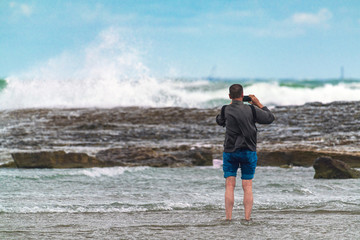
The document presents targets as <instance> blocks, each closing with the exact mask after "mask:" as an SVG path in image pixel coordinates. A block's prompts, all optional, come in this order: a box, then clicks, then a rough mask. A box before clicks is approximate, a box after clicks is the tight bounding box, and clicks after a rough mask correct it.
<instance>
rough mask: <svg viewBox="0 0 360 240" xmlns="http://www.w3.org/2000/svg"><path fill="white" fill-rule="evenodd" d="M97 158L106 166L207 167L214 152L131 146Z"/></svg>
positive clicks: (109, 150) (190, 148)
mask: <svg viewBox="0 0 360 240" xmlns="http://www.w3.org/2000/svg"><path fill="white" fill-rule="evenodd" d="M96 158H97V159H99V160H100V161H102V162H103V163H104V165H106V166H151V167H181V166H205V165H211V164H212V151H211V150H210V149H206V148H197V147H196V148H192V147H190V146H180V147H172V148H151V147H137V146H129V147H126V148H113V149H107V150H103V151H100V152H98V153H97V154H96Z"/></svg>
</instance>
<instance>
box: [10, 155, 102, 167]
mask: <svg viewBox="0 0 360 240" xmlns="http://www.w3.org/2000/svg"><path fill="white" fill-rule="evenodd" d="M11 155H12V157H13V159H14V162H15V164H16V166H17V167H18V168H89V167H102V166H103V163H102V162H100V161H98V160H97V159H96V158H94V157H90V156H88V155H87V154H85V153H65V152H64V151H55V152H24V153H13V154H11Z"/></svg>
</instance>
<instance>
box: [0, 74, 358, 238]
mask: <svg viewBox="0 0 360 240" xmlns="http://www.w3.org/2000/svg"><path fill="white" fill-rule="evenodd" d="M44 72H45V74H44ZM81 72H82V73H83V72H84V71H81ZM41 73H42V74H32V75H31V76H28V75H21V76H10V77H7V78H5V79H2V80H0V136H1V138H2V141H1V144H0V163H5V162H8V161H11V160H12V159H11V153H14V152H24V151H27V152H28V151H30V152H31V151H42V150H45V151H55V150H65V151H73V152H85V153H87V154H89V155H95V154H96V152H98V151H100V150H103V149H107V148H114V147H127V146H134V145H139V146H147V147H160V148H161V147H162V146H167V147H168V146H179V145H182V144H188V145H191V146H205V145H206V146H212V147H218V148H221V145H222V140H223V129H222V128H220V127H218V126H216V125H215V123H214V117H215V114H216V112H217V111H218V110H219V108H220V107H221V106H222V105H223V104H228V103H229V99H228V87H229V85H231V84H233V83H241V84H243V86H244V92H245V94H255V95H256V96H257V97H258V98H259V99H260V101H261V102H262V103H263V104H264V105H268V106H269V107H270V109H272V110H273V111H275V112H276V113H277V120H276V121H275V123H274V124H273V125H270V126H269V127H267V126H260V125H259V126H258V128H259V136H260V138H259V144H260V146H261V147H264V148H270V149H271V148H272V147H274V146H280V145H281V146H282V147H284V148H289V147H290V146H294V145H296V146H300V145H301V147H302V148H303V149H304V148H311V149H314V148H315V147H316V148H322V149H330V150H332V151H335V152H338V153H344V152H351V153H358V152H359V148H358V146H359V145H358V144H359V141H360V128H359V127H357V126H359V125H357V124H358V119H359V118H358V117H359V111H360V108H359V106H360V105H359V104H358V102H357V101H359V96H360V80H359V79H251V78H246V79H245V78H244V79H241V78H239V79H221V78H210V77H208V78H199V79H190V78H155V77H149V76H147V75H145V76H144V75H143V74H138V75H137V76H136V77H134V76H130V77H127V76H123V75H121V77H119V73H118V72H115V73H114V72H110V73H109V74H110V75H109V76H108V77H106V76H102V77H89V76H88V75H86V74H85V75H86V76H85V77H84V76H81V74H73V75H72V76H70V77H61V75H60V76H57V75H56V74H50V75H49V74H47V72H46V71H42V72H41ZM91 74H93V75H94V76H96V74H94V73H89V75H91ZM111 74H112V75H111ZM77 76H80V77H77ZM334 101H338V102H337V103H335V104H332V102H334ZM310 102H312V103H313V104H312V105H311V104H310V105H309V104H308V103H310ZM314 102H317V103H314ZM347 103H349V104H347ZM350 103H351V104H350ZM304 104H305V105H304ZM326 104H327V105H326ZM288 106H293V107H288ZM349 107H353V108H354V109H349ZM154 112H158V113H157V114H160V115H161V116H165V115H167V114H168V113H169V114H170V113H171V116H172V118H171V116H170V119H172V120H171V122H166V121H167V120H166V119H167V118H158V119H157V118H152V117H151V116H156V115H154ZM179 112H180V113H179ZM183 112H185V113H186V112H189V114H190V115H191V114H192V115H191V116H190V115H189V116H188V115H186V114H183V115H181V114H182V113H183ZM129 113H131V114H133V115H131V114H130V115H131V116H128V115H129ZM302 113H303V115H302ZM124 114H125V115H126V116H127V118H124V119H122V116H124ZM176 114H177V115H176ZM319 114H324V115H323V116H326V117H324V118H322V117H321V116H319ZM196 115H203V118H201V119H197V118H196V117H194V116H196ZM334 115H336V118H333V119H332V116H334ZM179 116H180V117H179ZM185 116H188V117H189V119H186V118H185ZM313 116H316V123H315V124H310V123H311V122H312V117H313ZM314 119H315V118H314ZM197 121H198V122H197ZM329 124H330V125H331V126H332V127H330V125H329ZM331 128H333V129H334V131H330V130H331ZM217 157H219V156H217ZM220 157H221V156H220ZM222 174H223V173H222V170H221V169H217V168H213V167H211V166H208V167H181V168H167V167H166V168H153V167H146V166H144V167H111V168H88V169H8V168H2V169H1V168H0V183H1V185H0V192H1V195H0V239H50V238H51V239H88V238H90V239H230V238H235V239H359V238H360V230H359V229H360V181H359V179H349V180H315V179H313V176H314V170H313V168H312V167H293V168H289V169H283V168H279V167H266V166H259V167H258V168H257V170H256V175H255V179H254V184H253V186H254V209H253V214H252V218H253V219H252V221H251V222H250V223H247V222H244V221H243V220H242V219H243V217H244V215H243V206H242V189H241V185H240V184H238V185H237V187H236V194H235V207H234V212H233V217H234V219H233V221H231V222H227V221H225V220H224V218H225V209H224V183H225V182H224V179H223V176H222ZM238 183H240V179H239V178H238Z"/></svg>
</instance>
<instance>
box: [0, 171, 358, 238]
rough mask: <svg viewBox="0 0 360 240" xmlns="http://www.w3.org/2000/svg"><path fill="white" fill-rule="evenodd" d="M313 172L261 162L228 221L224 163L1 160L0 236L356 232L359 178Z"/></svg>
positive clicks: (244, 235)
mask: <svg viewBox="0 0 360 240" xmlns="http://www.w3.org/2000/svg"><path fill="white" fill-rule="evenodd" d="M313 175H314V171H313V169H312V168H292V169H282V168H273V167H258V168H257V172H256V177H255V179H254V199H255V202H254V209H253V214H252V218H253V220H252V222H250V223H247V222H244V221H243V220H242V219H243V207H242V190H241V185H240V184H238V186H237V187H236V196H235V208H234V213H233V217H234V220H233V221H231V222H227V221H225V220H224V204H223V195H224V179H223V177H222V170H221V169H213V168H211V167H206V168H200V167H195V168H149V167H137V168H124V167H114V168H92V169H57V170H51V169H42V170H41V169H29V170H24V169H1V170H0V182H1V187H0V191H1V196H0V238H1V239H48V238H53V239H85V238H95V239H116V238H120V239H171V238H172V239H173V238H175V239H209V238H210V239H224V238H230V237H231V238H247V239H294V238H295V239H314V238H315V239H358V238H360V228H359V227H360V180H359V179H357V180H356V179H349V180H315V179H313ZM238 181H239V179H238Z"/></svg>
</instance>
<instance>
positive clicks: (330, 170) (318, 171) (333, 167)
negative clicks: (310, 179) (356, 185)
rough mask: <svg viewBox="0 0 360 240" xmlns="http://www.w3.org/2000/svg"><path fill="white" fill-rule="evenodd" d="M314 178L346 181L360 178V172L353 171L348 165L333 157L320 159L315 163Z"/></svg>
mask: <svg viewBox="0 0 360 240" xmlns="http://www.w3.org/2000/svg"><path fill="white" fill-rule="evenodd" d="M314 169H315V176H314V178H317V179H318V178H326V179H346V178H360V172H359V171H356V170H354V169H351V168H350V167H349V165H347V164H346V163H344V162H342V161H340V160H335V159H332V158H331V157H319V158H317V159H316V160H315V162H314Z"/></svg>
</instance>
